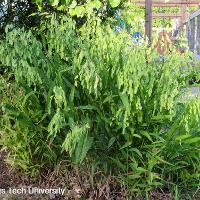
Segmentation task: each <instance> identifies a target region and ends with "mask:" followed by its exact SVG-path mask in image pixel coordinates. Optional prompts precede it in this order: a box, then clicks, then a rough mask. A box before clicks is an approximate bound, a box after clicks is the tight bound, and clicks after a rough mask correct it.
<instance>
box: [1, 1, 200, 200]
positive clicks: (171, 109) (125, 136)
mask: <svg viewBox="0 0 200 200" xmlns="http://www.w3.org/2000/svg"><path fill="white" fill-rule="evenodd" d="M1 2H3V1H1ZM9 2H12V1H8V2H7V3H9ZM13 2H14V3H13V4H12V6H11V7H12V9H11V10H12V12H11V11H9V12H5V14H3V15H2V18H1V21H0V28H1V32H0V145H1V148H2V150H4V151H5V152H6V162H7V163H8V164H9V166H11V167H13V168H14V169H20V170H21V171H22V172H24V173H26V174H27V175H28V176H29V177H32V178H33V179H36V180H37V178H38V174H39V173H40V172H41V171H45V170H46V171H47V170H53V169H55V168H56V166H58V165H62V167H63V168H64V171H70V172H71V173H72V174H73V172H74V171H76V173H78V176H81V171H87V172H88V173H89V174H90V176H91V177H90V179H89V181H90V184H91V186H94V184H95V183H94V182H95V181H96V182H97V184H96V185H98V181H99V179H98V178H99V177H98V176H101V175H102V174H103V175H102V176H106V177H110V176H112V177H113V179H114V181H115V182H116V184H118V185H122V187H123V188H125V189H124V190H125V191H126V192H125V194H126V199H132V198H133V194H134V195H136V196H139V197H142V198H144V199H148V197H149V194H150V192H151V191H152V190H155V189H157V188H160V189H161V190H168V191H170V192H171V193H173V195H174V199H184V198H185V199H188V198H191V197H194V195H195V194H196V193H197V192H198V189H199V186H200V185H199V180H200V152H199V148H200V145H199V144H200V136H199V134H200V98H199V96H197V97H193V98H189V97H188V96H187V93H186V92H185V91H187V89H188V88H189V86H188V82H189V80H190V79H191V78H193V77H195V78H196V79H199V76H200V73H199V71H198V70H199V68H197V70H194V69H195V68H194V67H193V65H194V63H193V62H191V60H192V55H191V54H190V53H189V52H188V51H187V50H186V51H184V52H182V53H181V54H180V52H178V51H177V49H176V48H175V47H173V46H171V44H169V46H170V48H169V50H168V51H166V52H165V55H164V57H161V56H160V55H158V52H157V50H156V48H155V44H156V42H157V41H155V40H154V42H155V43H153V44H152V46H151V47H149V46H148V44H147V43H145V41H144V38H143V40H139V42H138V41H137V38H134V39H133V37H132V36H131V34H133V33H134V32H138V31H140V33H142V35H143V32H144V30H143V20H142V17H143V15H144V12H143V9H141V8H137V7H136V6H135V5H131V4H129V3H126V1H121V0H108V1H98V0H95V1H65V2H64V1H59V0H56V1H42V0H36V1H31V0H27V1H13ZM1 5H3V4H1ZM8 7H9V6H8ZM1 8H3V9H4V6H1ZM118 8H121V12H116V10H118ZM170 9H171V8H170ZM175 10H176V9H171V11H175ZM157 11H159V12H160V11H163V12H165V11H166V12H168V11H169V9H168V10H167V9H166V10H164V9H163V8H158V9H157ZM52 13H53V14H52ZM116 13H118V16H116V15H117V14H116ZM16 17H17V18H16ZM117 17H120V18H121V19H120V20H122V21H123V23H124V25H125V27H124V28H123V29H121V30H120V31H119V32H120V33H119V32H118V31H117V28H116V26H119V25H120V24H119V19H118V18H117ZM166 23H168V21H167V20H163V21H155V24H157V25H158V26H161V25H166ZM136 41H137V42H136ZM161 43H162V42H161ZM180 45H181V44H180ZM65 161H67V164H66V162H65ZM64 163H65V164H64ZM77 169H80V171H78V172H77ZM99 171H100V172H101V174H100V175H97V177H98V178H95V174H96V172H99ZM79 172H80V174H79ZM97 174H98V173H97ZM100 179H101V177H100ZM115 186H116V185H115ZM116 187H117V186H116ZM111 190H112V189H111ZM124 190H123V191H124ZM110 192H112V191H110ZM182 194H184V195H183V196H182ZM186 194H187V195H186ZM84 197H85V198H89V196H88V195H87V194H84Z"/></svg>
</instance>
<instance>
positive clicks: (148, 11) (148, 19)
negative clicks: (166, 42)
mask: <svg viewBox="0 0 200 200" xmlns="http://www.w3.org/2000/svg"><path fill="white" fill-rule="evenodd" d="M145 35H146V37H147V38H148V40H149V44H150V45H151V43H152V0H145Z"/></svg>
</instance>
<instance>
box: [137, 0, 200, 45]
mask: <svg viewBox="0 0 200 200" xmlns="http://www.w3.org/2000/svg"><path fill="white" fill-rule="evenodd" d="M136 4H137V5H138V6H142V7H145V34H146V36H147V37H148V38H149V41H150V42H151V41H152V19H153V18H158V17H162V18H179V26H182V25H183V23H184V20H185V19H186V17H187V16H186V13H187V12H186V11H187V7H188V6H198V5H200V0H137V1H136ZM153 6H154V7H179V8H180V12H179V13H152V7H153ZM191 26H192V25H191Z"/></svg>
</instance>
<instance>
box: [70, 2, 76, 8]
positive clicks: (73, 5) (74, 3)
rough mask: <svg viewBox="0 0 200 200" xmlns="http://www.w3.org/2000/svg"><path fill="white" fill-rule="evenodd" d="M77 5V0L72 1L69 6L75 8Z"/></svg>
mask: <svg viewBox="0 0 200 200" xmlns="http://www.w3.org/2000/svg"><path fill="white" fill-rule="evenodd" d="M76 6H77V2H76V1H72V3H71V5H70V6H69V8H75V7H76Z"/></svg>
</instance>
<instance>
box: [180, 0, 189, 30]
mask: <svg viewBox="0 0 200 200" xmlns="http://www.w3.org/2000/svg"><path fill="white" fill-rule="evenodd" d="M183 1H184V0H182V1H181V2H183ZM186 12H187V5H186V4H182V6H181V17H180V18H179V27H181V28H182V26H183V22H184V20H185V19H186Z"/></svg>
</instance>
